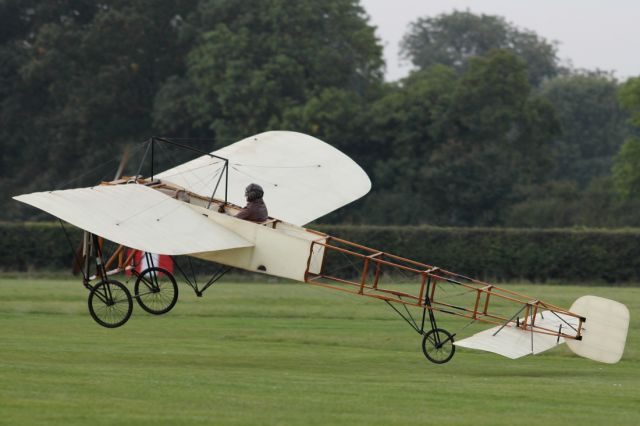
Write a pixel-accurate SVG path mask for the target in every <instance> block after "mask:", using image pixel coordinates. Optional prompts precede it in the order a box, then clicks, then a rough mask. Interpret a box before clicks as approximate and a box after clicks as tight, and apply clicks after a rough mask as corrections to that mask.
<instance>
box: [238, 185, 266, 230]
mask: <svg viewBox="0 0 640 426" xmlns="http://www.w3.org/2000/svg"><path fill="white" fill-rule="evenodd" d="M263 195H264V191H263V190H262V187H261V186H260V185H258V184H257V183H252V184H250V185H249V186H247V188H246V189H245V190H244V196H245V197H247V205H246V206H245V207H244V208H243V209H242V210H240V212H239V213H238V214H237V215H236V217H237V218H239V219H244V220H250V221H252V222H264V221H265V220H267V219H268V218H269V213H268V212H267V206H266V205H265V204H264V201H263V200H262V196H263Z"/></svg>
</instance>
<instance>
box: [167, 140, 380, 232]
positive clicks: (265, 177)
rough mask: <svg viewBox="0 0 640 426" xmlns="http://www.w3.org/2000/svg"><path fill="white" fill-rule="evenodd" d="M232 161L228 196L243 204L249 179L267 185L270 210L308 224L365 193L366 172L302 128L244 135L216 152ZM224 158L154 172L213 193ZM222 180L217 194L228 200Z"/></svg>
mask: <svg viewBox="0 0 640 426" xmlns="http://www.w3.org/2000/svg"><path fill="white" fill-rule="evenodd" d="M212 154H215V155H217V156H220V157H223V158H226V159H228V160H229V175H228V185H229V187H228V201H230V202H232V203H234V204H237V205H241V206H242V205H244V204H245V199H244V189H245V187H246V186H247V185H249V184H250V183H257V184H259V185H261V186H262V187H263V188H264V191H265V195H264V200H265V203H266V204H267V207H268V209H269V215H270V216H272V217H275V218H277V219H280V220H283V221H286V222H289V223H293V224H295V225H304V224H306V223H309V222H311V221H312V220H314V219H317V218H319V217H321V216H324V215H325V214H327V213H330V212H332V211H334V210H336V209H338V208H340V207H342V206H344V205H346V204H348V203H350V202H352V201H354V200H357V199H358V198H360V197H362V196H363V195H365V194H366V193H367V192H369V190H370V189H371V181H370V180H369V177H368V176H367V174H366V173H365V172H364V170H362V168H360V166H358V165H357V164H356V163H355V162H354V161H353V160H352V159H351V158H349V157H348V156H346V155H345V154H343V153H342V152H340V151H338V150H337V149H335V148H334V147H332V146H331V145H328V144H326V143H324V142H322V141H321V140H319V139H316V138H314V137H312V136H308V135H305V134H302V133H296V132H287V131H273V132H265V133H261V134H258V135H255V136H251V137H249V138H246V139H243V140H241V141H239V142H236V143H234V144H232V145H229V146H226V147H224V148H222V149H219V150H217V151H214V152H212ZM223 168H224V161H223V160H220V159H218V158H211V157H209V156H202V157H199V158H196V159H195V160H192V161H189V162H187V163H184V164H182V165H179V166H177V167H174V168H172V169H169V170H166V171H164V172H162V173H160V174H159V175H156V176H155V177H157V178H159V179H161V180H163V181H166V182H170V183H173V184H175V185H179V186H181V187H183V188H185V189H187V190H189V191H191V192H194V193H196V194H199V195H202V196H206V197H210V196H211V194H212V192H213V190H214V188H215V186H216V182H217V181H218V178H219V177H220V175H221V174H222V173H223ZM226 184H227V181H226V179H224V178H223V179H221V180H220V185H219V187H218V189H217V191H216V193H215V198H218V199H224V195H225V190H226V189H227V188H226Z"/></svg>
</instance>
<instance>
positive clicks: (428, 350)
mask: <svg viewBox="0 0 640 426" xmlns="http://www.w3.org/2000/svg"><path fill="white" fill-rule="evenodd" d="M422 352H423V353H424V356H426V357H427V359H428V360H429V361H431V362H434V363H436V364H444V363H446V362H449V360H450V359H451V358H453V354H455V353H456V347H455V345H454V344H453V335H452V334H451V333H449V332H448V331H447V330H444V329H442V328H435V329H433V330H430V331H428V332H427V333H425V335H424V337H423V338H422Z"/></svg>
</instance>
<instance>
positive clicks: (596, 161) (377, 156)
mask: <svg viewBox="0 0 640 426" xmlns="http://www.w3.org/2000/svg"><path fill="white" fill-rule="evenodd" d="M401 47H402V55H403V56H404V58H405V59H407V60H409V61H411V62H412V63H413V65H414V66H415V69H414V71H412V72H411V73H410V75H409V76H408V77H406V78H404V79H402V80H400V81H397V82H385V81H384V78H383V75H384V61H383V59H382V47H381V41H380V40H379V39H377V38H376V36H375V28H374V27H373V26H372V25H371V24H370V23H369V21H368V17H367V15H366V13H365V11H364V10H363V8H362V6H361V5H360V4H359V1H357V0H327V1H323V2H317V1H313V0H297V1H291V0H246V1H242V2H237V1H233V0H155V1H152V0H132V1H123V0H108V1H102V2H94V1H88V0H59V1H55V2H44V1H35V0H3V1H0V61H1V62H2V67H1V68H0V102H1V104H0V138H1V140H2V145H3V149H2V157H1V159H0V161H1V163H0V166H1V168H0V203H2V209H0V212H1V213H0V219H3V220H23V219H34V218H35V219H39V218H40V216H38V214H37V213H35V212H34V211H33V210H32V209H27V208H23V207H21V206H20V205H19V204H18V203H16V202H13V201H12V200H10V196H11V195H15V194H20V193H24V192H29V191H33V190H43V189H52V188H61V187H74V186H82V185H88V184H92V183H95V182H97V181H99V180H100V179H110V178H112V177H113V176H112V175H113V173H114V171H115V169H116V167H117V164H118V161H119V159H120V157H121V155H122V152H123V150H124V149H125V147H127V146H133V147H134V148H135V147H137V148H138V150H135V149H134V150H133V152H134V155H133V157H134V158H138V157H139V156H140V154H141V152H140V149H139V147H140V146H141V142H142V141H144V140H145V139H147V138H148V137H150V136H151V135H164V136H173V137H181V138H188V139H190V141H189V143H191V144H194V146H197V147H198V148H200V149H207V150H212V149H214V148H216V147H220V146H224V145H226V144H228V143H231V142H233V141H236V140H239V139H242V138H244V137H246V136H249V135H251V134H255V133H259V132H263V131H266V130H270V129H288V130H296V131H301V132H304V133H308V134H311V135H314V136H317V137H319V138H320V139H322V140H325V141H327V142H329V143H330V144H332V145H334V146H336V147H337V148H338V149H340V150H342V151H344V152H345V153H347V154H348V155H350V156H351V157H352V158H353V159H354V160H355V161H356V162H358V163H359V164H360V165H362V166H363V168H364V169H365V170H366V171H367V172H368V174H369V175H370V177H371V179H372V181H373V190H372V193H370V194H369V195H368V196H366V197H365V198H364V199H362V200H360V201H358V202H357V203H355V204H354V205H352V206H349V207H347V208H345V209H342V210H340V211H338V212H335V213H333V214H331V215H329V216H327V217H326V218H324V219H323V221H324V222H330V223H370V224H398V225H403V224H431V225H440V226H513V227H564V226H598V227H614V226H640V217H638V215H637V214H636V213H635V212H636V211H638V208H639V207H640V139H639V135H640V132H639V131H638V128H639V127H640V115H639V114H640V77H639V78H631V79H628V80H627V81H625V82H619V81H617V80H616V78H615V77H614V76H613V75H612V74H610V73H607V72H603V71H599V70H575V69H572V68H570V67H567V66H564V65H563V64H562V63H561V62H560V61H559V59H558V57H557V46H556V45H555V44H554V43H552V42H549V41H548V40H546V39H544V38H543V37H541V36H540V35H538V34H536V33H534V32H531V31H528V30H524V29H521V28H518V27H517V26H515V25H514V24H512V23H509V22H507V21H506V20H504V19H503V18H501V17H498V16H490V15H476V14H473V13H471V12H468V11H453V12H451V13H447V14H442V15H439V16H434V17H424V18H420V19H417V20H416V21H415V22H413V23H412V24H411V25H410V26H409V27H408V28H407V33H406V35H405V37H404V39H403V41H402V43H401ZM158 157H159V158H158V161H159V162H160V166H162V165H163V164H164V165H167V166H168V165H172V164H175V163H176V162H177V161H178V160H183V159H186V157H180V154H177V153H172V152H167V153H165V154H164V157H162V156H161V155H159V156H158ZM129 168H132V171H131V173H133V172H134V171H135V168H136V167H135V166H133V165H129Z"/></svg>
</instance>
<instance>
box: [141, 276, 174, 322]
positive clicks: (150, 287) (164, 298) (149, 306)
mask: <svg viewBox="0 0 640 426" xmlns="http://www.w3.org/2000/svg"><path fill="white" fill-rule="evenodd" d="M133 293H134V295H135V298H136V300H137V301H138V304H139V305H140V307H141V308H142V309H144V310H145V311H147V312H149V313H150V314H153V315H161V314H165V313H167V312H169V311H170V310H171V309H172V308H173V307H174V306H175V304H176V302H177V301H178V285H177V284H176V279H175V278H174V277H173V275H172V274H171V272H169V271H167V270H166V269H164V268H158V267H155V266H154V267H151V268H147V269H145V270H144V271H142V272H141V273H140V275H138V278H137V279H136V283H135V285H134V287H133Z"/></svg>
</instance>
